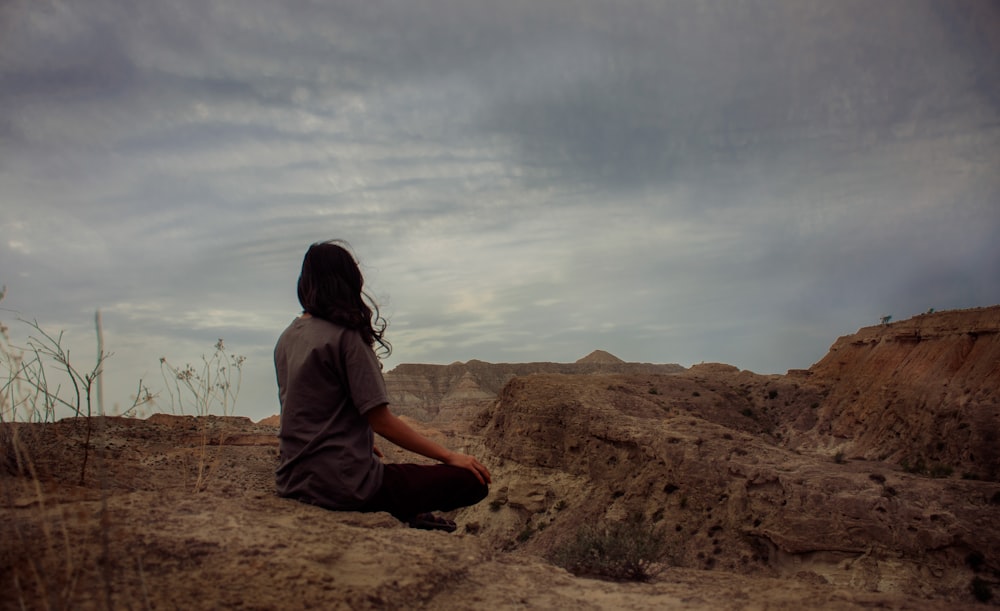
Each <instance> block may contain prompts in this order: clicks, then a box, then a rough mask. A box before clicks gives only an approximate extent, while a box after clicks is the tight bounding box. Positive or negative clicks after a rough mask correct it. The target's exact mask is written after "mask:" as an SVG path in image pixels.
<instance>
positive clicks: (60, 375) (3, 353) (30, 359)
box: [0, 287, 153, 609]
mask: <svg viewBox="0 0 1000 611" xmlns="http://www.w3.org/2000/svg"><path fill="white" fill-rule="evenodd" d="M5 296H6V287H3V288H2V289H0V301H2V300H3V298H4V297H5ZM18 320H19V322H21V323H23V324H25V325H26V326H27V327H28V328H29V336H28V339H27V341H26V343H25V345H23V346H17V345H14V344H13V343H12V342H11V338H10V333H9V328H8V327H7V326H6V325H5V324H3V323H2V322H0V376H2V378H0V383H2V385H0V450H2V452H0V468H3V470H4V471H6V472H7V474H8V475H10V476H13V478H12V479H5V481H6V482H7V483H8V485H5V486H4V487H3V493H4V498H3V500H4V502H5V504H6V506H8V507H11V508H13V507H18V506H25V503H27V504H28V506H31V507H33V509H32V511H31V513H30V514H29V515H28V516H27V517H26V518H20V517H18V516H13V517H12V519H10V520H6V521H4V523H3V526H4V527H5V530H6V531H7V532H6V533H4V539H5V543H6V545H5V546H4V549H5V550H6V549H8V546H10V545H16V546H18V547H17V548H13V547H12V548H9V550H10V553H12V554H13V555H12V556H10V557H7V558H2V560H3V561H4V563H5V565H6V566H8V567H15V568H16V569H17V570H16V571H14V574H13V577H12V580H13V584H14V590H15V592H13V594H14V595H15V596H16V597H17V599H18V601H20V603H21V607H22V608H26V607H27V606H31V607H39V606H40V607H41V608H45V609H65V608H69V607H70V606H71V604H70V601H72V600H73V598H74V596H75V592H76V589H77V586H78V582H79V580H80V577H81V575H82V574H83V572H84V570H85V569H86V567H85V566H84V564H86V562H85V560H83V561H79V560H76V559H75V558H76V555H75V553H74V550H75V549H77V548H79V547H81V545H80V544H81V543H82V541H79V540H77V539H75V538H74V537H73V536H71V534H70V528H69V525H68V522H67V519H66V516H65V515H64V512H63V509H62V508H61V507H60V506H59V504H58V503H51V502H49V499H48V498H47V496H46V494H45V493H44V490H43V482H42V476H41V474H40V473H39V472H38V469H37V466H36V460H35V454H37V452H39V451H43V450H41V449H40V448H38V447H36V443H35V440H36V438H37V437H38V436H40V435H41V433H42V430H41V429H40V428H39V427H41V426H50V425H53V423H54V422H55V421H56V420H57V419H58V414H59V412H60V411H62V413H64V414H68V415H71V416H74V417H77V418H81V417H82V418H83V419H84V422H85V440H84V443H83V447H82V460H81V467H80V484H81V485H83V484H84V483H85V481H86V475H87V466H88V459H89V456H90V452H91V449H92V447H93V440H92V433H93V431H94V421H95V418H94V416H95V413H94V412H95V409H96V412H97V416H98V417H97V418H96V421H97V426H98V427H99V430H98V432H97V436H98V438H100V437H101V434H102V432H103V428H104V426H103V425H104V406H103V402H102V397H101V392H100V387H101V374H102V371H103V366H104V363H105V361H106V360H107V359H108V358H109V357H110V356H111V353H108V352H105V351H104V347H103V330H102V328H101V317H100V312H98V313H97V314H96V317H95V325H96V331H97V340H98V349H97V356H96V358H95V360H94V364H93V366H92V367H89V368H86V369H81V368H79V367H78V366H77V365H76V364H75V363H74V361H73V360H72V359H71V358H70V350H69V349H68V348H67V347H65V346H64V341H63V333H62V332H60V333H59V334H52V333H49V332H47V331H45V330H44V329H43V328H42V326H41V325H40V324H39V323H38V322H37V321H36V320H31V321H27V320H24V319H21V318H18ZM50 367H52V368H54V371H53V370H52V369H50ZM152 400H153V395H152V394H151V393H150V392H149V390H148V389H146V387H145V386H144V385H143V383H142V381H141V380H140V381H139V388H138V391H137V393H136V396H135V399H134V401H133V402H132V405H131V407H129V408H128V409H127V410H126V411H125V414H128V413H130V412H131V413H134V411H135V410H136V409H137V408H138V407H139V406H140V405H142V404H144V403H147V402H150V401H152ZM101 445H102V444H98V446H101ZM97 454H98V456H97V458H98V460H97V465H98V472H99V473H98V480H99V482H100V489H101V515H100V525H99V532H98V533H96V535H97V536H98V537H100V542H101V550H102V558H100V559H99V564H100V566H102V567H104V569H103V570H102V571H101V577H102V580H103V582H104V584H103V585H104V587H103V599H104V600H103V602H104V606H105V608H108V609H110V608H112V607H113V605H112V596H111V592H112V587H111V575H110V573H109V570H110V566H111V563H110V562H109V560H110V558H109V540H108V532H109V530H110V517H109V514H108V510H107V477H106V468H105V463H104V460H103V459H104V456H103V453H102V452H98V453H97ZM25 494H27V495H28V496H27V497H26V496H24V495H25ZM15 496H17V498H18V500H17V501H15ZM18 548H19V549H20V550H21V551H20V552H18ZM19 563H20V564H19Z"/></svg>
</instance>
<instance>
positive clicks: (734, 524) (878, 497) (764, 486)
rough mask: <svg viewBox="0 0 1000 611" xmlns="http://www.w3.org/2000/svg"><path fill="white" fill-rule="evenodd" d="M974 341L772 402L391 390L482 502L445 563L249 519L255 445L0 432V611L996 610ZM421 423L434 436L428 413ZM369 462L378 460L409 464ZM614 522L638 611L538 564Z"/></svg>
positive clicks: (256, 499) (978, 344)
mask: <svg viewBox="0 0 1000 611" xmlns="http://www.w3.org/2000/svg"><path fill="white" fill-rule="evenodd" d="M998 315H1000V307H996V308H986V309H981V310H970V311H963V312H943V313H938V314H934V315H928V316H920V317H916V318H915V319H912V320H910V321H903V322H900V323H893V324H891V325H887V326H884V327H883V326H879V327H872V328H866V329H861V330H860V331H859V332H858V333H857V334H854V335H851V336H847V337H843V338H840V339H839V340H837V342H836V343H834V345H833V347H832V348H831V351H830V354H829V355H828V356H827V357H826V358H824V359H823V360H821V361H820V362H819V363H816V364H815V365H814V366H813V367H812V368H810V369H808V370H805V369H803V370H795V371H792V372H789V374H788V375H758V374H754V373H752V372H749V371H740V370H739V369H737V368H735V367H732V366H729V365H724V364H718V363H707V364H702V365H698V366H694V367H691V368H690V369H684V368H681V367H678V366H662V365H643V364H631V363H604V362H601V363H582V364H580V363H577V364H552V363H547V364H525V365H510V364H501V365H493V364H489V363H483V362H481V361H470V362H469V363H465V364H461V363H458V364H454V365H449V366H419V365H407V366H400V367H398V368H397V369H396V370H394V371H393V372H390V373H389V374H388V375H387V380H388V381H389V382H390V386H391V387H392V388H394V389H395V390H394V392H397V393H401V396H404V397H408V398H409V399H410V405H411V406H414V405H416V406H420V410H423V412H422V413H423V415H424V416H425V418H421V419H414V420H413V423H414V426H417V427H420V428H422V430H424V431H425V433H427V434H429V435H432V436H434V437H436V438H437V439H438V440H439V441H441V442H442V443H445V444H447V445H449V446H450V447H452V448H455V449H464V450H466V451H469V452H472V453H474V454H476V455H477V456H479V457H480V458H481V459H482V460H483V462H485V463H486V464H487V465H488V466H489V467H490V469H491V471H492V472H493V475H494V485H493V487H492V489H491V492H490V495H489V497H488V498H487V499H486V500H485V501H483V502H482V503H480V504H479V505H477V506H475V507H473V508H469V509H465V510H462V511H459V512H457V513H456V514H455V515H454V516H453V517H454V518H455V519H456V520H457V521H458V522H459V524H460V529H459V532H458V533H455V534H452V535H447V534H443V533H430V532H422V531H414V530H410V529H407V528H403V527H402V526H401V525H399V524H398V523H397V522H396V521H395V520H393V519H392V518H390V517H388V516H387V515H385V514H373V515H365V514H357V513H337V512H329V511H324V510H322V509H318V508H316V507H311V506H306V505H303V504H300V503H296V502H293V501H287V500H284V499H280V498H277V497H275V496H274V494H273V485H274V484H273V469H274V467H275V460H276V438H275V433H276V428H275V426H274V425H273V424H270V425H268V424H254V423H252V422H250V421H249V420H246V419H241V418H214V417H207V418H192V417H183V416H164V415H157V416H153V417H151V418H149V419H147V420H136V419H124V418H114V419H105V420H99V419H94V420H89V421H88V420H86V419H72V420H65V421H60V422H57V423H47V424H20V425H12V424H10V423H7V424H2V425H0V448H2V450H3V451H2V452H0V510H2V512H3V519H2V520H0V591H2V592H4V596H3V597H0V608H4V609H6V608H11V609H18V608H30V609H33V608H38V609H43V608H82V609H105V608H153V609H158V608H185V609H188V608H192V609H202V608H204V609H208V608H233V607H239V608H248V609H273V608H289V607H294V608H304V607H310V608H331V609H341V608H343V609H359V608H360V609H388V608H414V609H422V608H423V609H480V608H484V607H486V608H501V609H513V608H545V609H549V608H580V609H621V608H630V609H664V608H667V609H669V608H677V609H681V608H683V609H691V608H695V609H746V608H769V609H800V608H803V607H808V608H818V609H845V608H859V607H861V608H864V607H879V608H906V609H955V608H975V607H977V606H979V605H980V602H979V601H990V602H993V603H995V602H996V600H997V597H995V596H993V594H994V592H996V590H997V588H998V587H1000V556H998V552H997V550H1000V483H997V482H996V481H995V480H996V475H995V474H996V468H995V461H994V459H992V458H991V456H994V455H991V454H990V453H989V449H990V448H991V447H992V446H990V445H989V443H988V442H989V440H990V439H991V438H990V435H991V434H992V435H995V434H996V431H997V430H998V429H1000V416H998V414H997V411H998V410H997V404H996V402H995V397H996V396H997V380H998V378H1000V376H998V375H997V374H998V373H1000V372H998V371H997V364H998V359H997V340H996V337H997V336H998V333H997V329H998V325H997V320H998ZM601 360H602V361H603V360H605V359H601ZM572 367H584V368H589V369H586V370H585V371H576V372H574V371H572ZM643 367H649V369H648V370H643V369H642V368H643ZM602 368H610V369H602ZM616 368H619V369H616ZM406 393H409V394H406ZM435 400H439V401H441V403H442V404H443V405H444V406H445V407H446V409H442V410H439V411H437V412H434V413H431V411H432V410H431V408H430V405H431V402H432V401H435ZM439 423H441V424H443V425H444V426H438V424H439ZM88 439H89V440H90V441H89V442H88V441H87V440H88ZM994 439H995V437H994ZM381 445H382V446H384V449H385V450H386V453H387V455H388V458H389V459H390V460H411V459H412V458H413V457H412V456H408V455H406V454H405V453H404V452H402V451H400V450H393V449H392V448H390V447H388V446H387V445H386V444H384V443H383V444H381ZM626 520H637V521H638V522H640V523H642V524H644V525H646V526H648V527H649V528H650V529H651V530H650V532H651V533H655V535H651V536H656V537H657V538H659V539H661V540H662V541H664V543H665V546H666V556H665V557H664V558H663V561H662V563H660V564H658V565H656V566H655V567H653V568H657V569H660V571H661V572H659V573H658V575H657V576H656V577H655V579H653V581H651V582H650V583H645V584H621V583H610V582H605V581H598V580H594V579H585V578H581V577H574V576H572V575H570V574H569V573H567V572H566V571H564V570H563V569H560V568H557V567H556V566H554V565H553V564H551V563H550V562H549V560H548V559H549V558H550V557H551V555H552V554H553V552H554V551H556V550H558V549H560V548H561V547H562V546H564V545H565V544H566V543H567V542H570V541H572V540H573V539H574V538H575V536H576V535H577V533H578V532H579V529H580V528H581V526H583V525H597V526H601V525H612V524H619V523H622V522H624V521H626ZM991 597H992V598H991Z"/></svg>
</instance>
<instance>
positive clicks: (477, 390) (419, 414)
mask: <svg viewBox="0 0 1000 611" xmlns="http://www.w3.org/2000/svg"><path fill="white" fill-rule="evenodd" d="M683 370H684V368H683V367H681V366H680V365H673V364H670V365H656V364H651V363H626V362H625V361H622V360H621V359H619V358H617V357H615V356H613V355H611V354H609V353H607V352H604V351H602V350H596V351H594V352H592V353H591V354H589V355H587V356H585V357H583V358H582V359H580V360H578V361H577V362H575V363H548V362H541V363H487V362H484V361H478V360H471V361H468V362H467V363H452V364H451V365H415V364H406V363H404V364H401V365H398V366H397V367H395V368H394V369H392V371H389V372H388V373H386V375H385V381H386V385H387V387H388V390H389V397H390V400H391V402H392V406H393V410H394V411H396V412H397V413H399V414H404V415H407V416H410V417H411V418H414V419H415V420H420V421H423V422H430V423H433V424H434V425H435V426H437V427H439V428H442V429H451V428H453V427H456V426H458V427H460V428H461V427H463V426H464V424H465V423H467V422H468V421H469V420H470V419H471V418H472V417H474V415H475V414H476V413H477V412H479V411H480V410H481V409H482V408H483V407H486V406H488V405H490V404H491V403H493V402H494V401H495V400H496V398H497V396H499V394H500V390H501V389H502V388H503V387H504V385H505V384H506V383H507V382H508V381H510V380H511V378H514V377H516V376H523V375H528V374H532V373H558V374H567V375H568V374H591V373H675V372H678V371H683Z"/></svg>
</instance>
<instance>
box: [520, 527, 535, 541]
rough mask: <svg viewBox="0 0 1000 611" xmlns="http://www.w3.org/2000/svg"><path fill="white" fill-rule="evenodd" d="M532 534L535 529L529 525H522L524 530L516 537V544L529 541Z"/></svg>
mask: <svg viewBox="0 0 1000 611" xmlns="http://www.w3.org/2000/svg"><path fill="white" fill-rule="evenodd" d="M534 534H535V528H534V527H533V526H532V525H531V524H525V525H524V530H522V531H521V532H520V533H518V535H517V542H518V543H524V542H525V541H527V540H528V539H530V538H531V536H532V535H534Z"/></svg>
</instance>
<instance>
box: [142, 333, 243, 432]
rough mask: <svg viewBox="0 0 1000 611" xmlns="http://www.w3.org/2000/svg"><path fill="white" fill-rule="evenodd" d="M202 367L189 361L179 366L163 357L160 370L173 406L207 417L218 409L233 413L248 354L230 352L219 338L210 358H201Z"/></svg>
mask: <svg viewBox="0 0 1000 611" xmlns="http://www.w3.org/2000/svg"><path fill="white" fill-rule="evenodd" d="M201 361H202V362H201V367H200V369H195V367H194V366H193V365H191V364H190V363H189V364H186V365H184V367H183V368H178V367H175V366H173V365H171V364H170V362H169V361H167V359H166V357H160V372H161V374H162V375H163V380H164V382H166V384H167V393H168V394H169V395H170V402H171V406H172V407H173V408H174V409H177V410H179V411H180V413H182V414H183V413H184V412H185V411H193V412H194V414H195V415H198V416H207V415H209V414H210V413H211V412H212V410H213V409H216V408H217V409H219V410H220V411H221V412H222V415H223V416H229V415H230V414H232V412H233V410H234V409H235V407H236V398H237V397H238V396H239V394H240V384H241V383H242V381H243V363H244V362H245V361H246V357H244V356H239V355H236V354H230V353H229V352H227V351H226V344H225V342H224V341H223V340H222V339H221V338H220V339H219V341H217V342H216V343H215V352H213V353H212V355H211V356H210V357H206V356H202V357H201Z"/></svg>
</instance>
